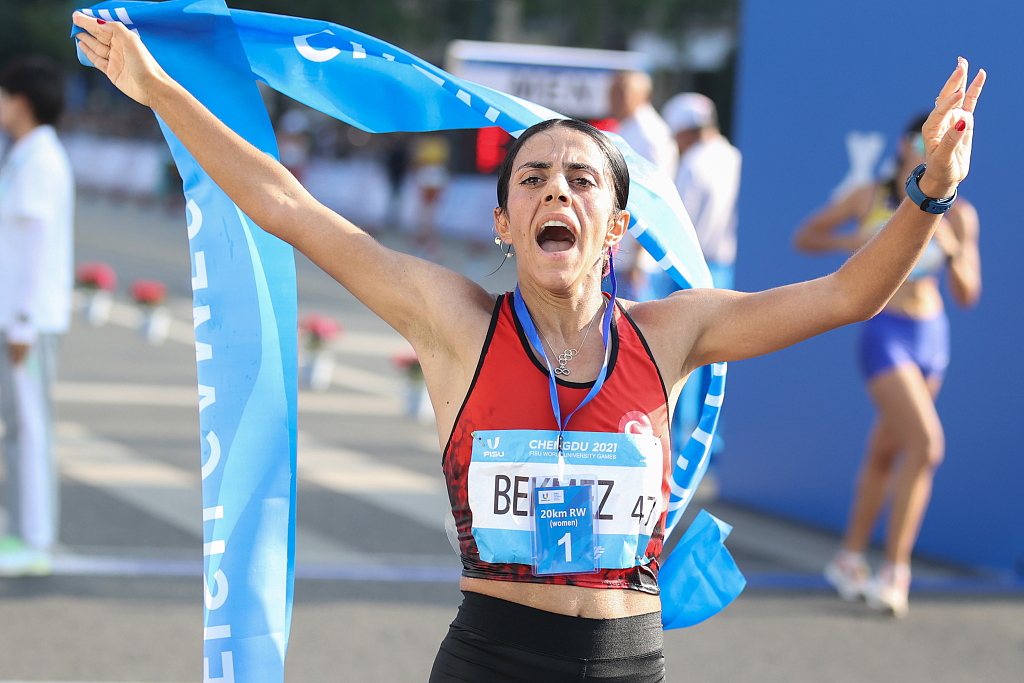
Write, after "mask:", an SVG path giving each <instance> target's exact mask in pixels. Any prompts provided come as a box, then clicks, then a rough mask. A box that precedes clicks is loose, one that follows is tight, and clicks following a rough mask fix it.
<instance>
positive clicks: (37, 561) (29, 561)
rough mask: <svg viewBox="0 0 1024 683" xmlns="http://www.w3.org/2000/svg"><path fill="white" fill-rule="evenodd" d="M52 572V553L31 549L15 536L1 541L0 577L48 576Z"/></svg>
mask: <svg viewBox="0 0 1024 683" xmlns="http://www.w3.org/2000/svg"><path fill="white" fill-rule="evenodd" d="M52 571H53V558H52V556H51V555H50V551H48V550H39V549H37V548H31V547H29V546H27V545H25V543H24V542H22V541H21V539H19V538H16V537H14V536H5V537H4V538H3V539H0V576H4V577H11V576H48V575H49V574H50V573H51V572H52Z"/></svg>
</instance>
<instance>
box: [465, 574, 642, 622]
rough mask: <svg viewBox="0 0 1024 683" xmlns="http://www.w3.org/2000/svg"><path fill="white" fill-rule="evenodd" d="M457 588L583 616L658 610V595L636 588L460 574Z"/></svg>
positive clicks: (610, 616) (618, 615)
mask: <svg viewBox="0 0 1024 683" xmlns="http://www.w3.org/2000/svg"><path fill="white" fill-rule="evenodd" d="M459 588H461V589H462V590H464V591H470V592H473V593H482V594H483V595H489V596H491V597H492V598H500V599H501V600H508V601H509V602H517V603H519V604H520V605H526V606H527V607H533V608H534V609H539V610H544V611H545V612H554V613H555V614H565V615H567V616H570V617H584V618H586V619H619V618H621V617H633V616H636V615H638V614H649V613H651V612H657V611H658V610H660V609H661V598H659V597H658V596H657V595H651V594H649V593H641V592H640V591H636V590H625V589H615V588H584V587H582V586H556V585H552V584H547V583H520V582H516V581H492V580H490V579H474V578H469V577H466V576H463V577H462V578H461V579H460V580H459Z"/></svg>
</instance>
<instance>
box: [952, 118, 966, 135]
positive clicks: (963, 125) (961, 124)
mask: <svg viewBox="0 0 1024 683" xmlns="http://www.w3.org/2000/svg"><path fill="white" fill-rule="evenodd" d="M966 127H967V122H966V121H964V120H963V119H960V122H959V123H957V124H956V125H955V126H954V128H956V130H957V132H959V133H962V132H964V128H966Z"/></svg>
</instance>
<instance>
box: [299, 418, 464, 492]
mask: <svg viewBox="0 0 1024 683" xmlns="http://www.w3.org/2000/svg"><path fill="white" fill-rule="evenodd" d="M298 453H299V455H298V465H299V477H300V478H302V479H305V480H306V481H310V482H313V483H315V484H318V485H320V486H322V487H324V488H326V489H330V490H331V491H337V492H338V493H366V492H369V491H378V492H393V493H400V492H416V493H436V492H440V491H443V490H444V479H443V478H442V477H441V476H430V475H426V474H423V473H421V472H416V471H414V470H410V469H408V468H405V467H400V466H398V465H392V464H390V463H387V462H382V461H381V460H380V458H374V457H373V456H370V455H366V454H364V453H359V452H357V451H353V450H350V449H347V448H337V447H334V446H329V445H327V444H324V443H322V442H320V441H317V440H316V439H314V438H313V437H311V436H310V435H309V434H306V433H304V432H301V431H300V432H299V435H298ZM439 474H440V473H439Z"/></svg>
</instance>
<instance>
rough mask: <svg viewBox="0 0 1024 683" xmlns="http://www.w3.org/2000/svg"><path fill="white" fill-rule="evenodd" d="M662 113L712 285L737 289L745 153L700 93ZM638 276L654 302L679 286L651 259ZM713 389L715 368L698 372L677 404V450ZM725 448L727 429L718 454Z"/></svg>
mask: <svg viewBox="0 0 1024 683" xmlns="http://www.w3.org/2000/svg"><path fill="white" fill-rule="evenodd" d="M662 113H663V114H664V116H665V122H666V123H667V124H668V126H669V129H670V130H671V131H672V135H673V136H675V141H676V144H677V145H678V146H679V171H678V172H677V174H676V189H678V190H679V196H680V197H681V198H682V200H683V206H684V207H685V208H686V213H687V214H689V216H690V220H691V221H693V228H694V231H695V232H696V233H697V240H698V242H700V248H701V251H702V252H703V253H704V260H705V261H707V264H708V269H709V270H710V271H711V281H712V283H713V284H714V286H715V287H718V288H720V289H732V287H733V263H734V261H735V260H736V197H737V195H738V194H739V188H740V162H741V157H740V152H739V150H738V149H736V148H735V147H733V146H732V145H731V144H729V141H728V140H726V139H725V136H723V135H722V134H721V133H720V132H719V130H718V115H717V112H716V111H715V104H714V103H713V102H712V101H711V100H710V99H708V98H707V97H705V96H704V95H699V94H697V93H680V94H678V95H676V96H675V97H673V98H672V99H670V100H669V101H668V102H666V103H665V106H664V108H663V109H662ZM637 270H638V271H641V272H642V273H643V274H644V276H646V279H647V287H646V291H647V292H648V296H650V297H656V298H663V297H666V296H668V295H669V294H671V293H672V292H674V291H676V290H677V289H679V286H678V285H677V284H676V283H675V282H674V281H673V280H672V278H670V277H669V276H668V274H667V273H665V272H664V271H663V270H662V269H661V268H660V267H658V264H656V263H654V260H653V259H651V258H650V257H649V256H646V254H645V255H644V257H642V258H640V259H639V264H638V266H637ZM710 384H711V367H710V366H705V367H702V368H698V369H696V370H694V371H693V374H691V375H690V377H689V379H688V380H687V381H686V384H685V385H683V389H682V391H681V392H680V394H679V399H678V401H677V402H676V409H675V415H674V417H673V420H672V447H673V449H674V450H676V452H681V451H682V448H683V446H685V444H686V441H687V439H688V438H689V436H690V434H691V433H693V430H694V429H696V427H697V423H698V421H699V420H700V415H701V411H702V410H703V407H704V395H705V394H706V393H707V390H708V387H709V386H710ZM722 446H723V442H722V425H719V428H718V432H717V434H716V435H715V443H713V444H712V446H711V452H712V453H718V452H719V451H721V449H722Z"/></svg>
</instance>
